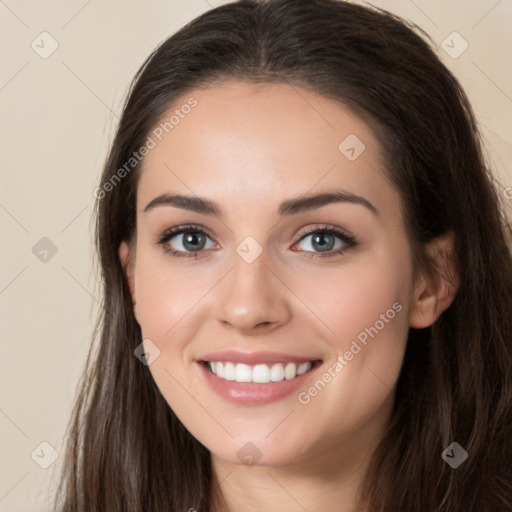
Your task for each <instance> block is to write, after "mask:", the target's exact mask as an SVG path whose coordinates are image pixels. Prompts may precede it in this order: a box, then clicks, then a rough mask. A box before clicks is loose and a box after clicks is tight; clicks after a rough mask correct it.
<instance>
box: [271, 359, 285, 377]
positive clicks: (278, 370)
mask: <svg viewBox="0 0 512 512" xmlns="http://www.w3.org/2000/svg"><path fill="white" fill-rule="evenodd" d="M283 379H284V366H283V365H282V364H281V363H277V364H273V365H272V368H270V380H271V381H272V382H280V381H282V380H283Z"/></svg>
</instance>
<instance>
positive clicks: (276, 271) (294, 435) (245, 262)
mask: <svg viewBox="0 0 512 512" xmlns="http://www.w3.org/2000/svg"><path fill="white" fill-rule="evenodd" d="M191 97H192V98H194V99H195V100H196V101H197V104H196V105H195V106H194V108H191V109H183V112H185V111H187V112H188V113H187V114H186V115H182V116H180V119H179V123H176V124H174V125H173V127H172V129H169V128H168V129H167V131H168V133H165V130H164V131H163V134H162V130H161V129H160V130H159V131H156V132H155V131H153V134H152V138H153V140H154V142H155V143H156V144H155V147H153V148H152V149H151V150H150V151H149V153H148V154H147V156H146V157H145V159H144V162H143V165H142V170H141V175H140V181H139V184H138V190H137V236H136V243H135V245H134V246H133V248H131V249H130V248H129V247H128V246H127V245H126V244H124V243H123V244H122V246H121V248H120V256H121V258H122V259H123V261H124V262H125V263H127V268H126V271H127V273H128V277H129V280H130V284H131V288H132V295H133V301H134V312H135V316H136V318H137V321H138V323H139V324H140V326H141V330H142V334H143V338H144V339H145V341H144V347H145V348H146V349H147V350H148V352H149V353H152V352H154V351H155V347H157V349H158V350H159V355H158V357H156V359H154V361H153V362H152V363H151V364H150V365H149V370H150V372H151V374H152V376H153V378H154V380H155V382H156V385H157V386H158V388H159V390H160V391H161V393H162V395H163V397H164V398H165V400H166V401H167V402H168V404H169V406H170V407H171V408H172V409H173V411H174V412H175V413H176V415H177V416H178V417H179V418H180V420H181V421H182V422H183V424H184V425H185V427H186V428H187V429H188V430H189V431H190V432H191V433H192V435H194V436H195V437H196V438H197V439H198V440H199V441H200V442H201V443H203V444H204V445H205V446H206V447H207V448H208V449H209V450H210V451H211V453H212V455H213V456H214V458H215V459H217V460H224V461H229V462H230V463H236V464H248V465H251V464H253V463H254V462H258V464H264V465H270V466H286V465H288V466H290V467H292V466H293V465H294V464H299V463H303V462H305V461H308V463H310V464H314V462H315V461H320V459H322V458H323V463H325V462H326V461H327V460H332V459H333V458H335V457H341V456H343V457H350V456H351V455H355V454H356V453H359V454H361V453H365V451H366V450H367V447H368V446H369V445H370V444H371V442H372V441H374V440H376V439H377V438H378V436H379V435H380V433H381V432H382V429H383V428H384V426H385V424H386V423H387V422H388V421H389V417H390V413H391V408H392V404H393V397H394V389H395V383H396V381H397V378H398V375H399V371H400V367H401V363H402V359H403V355H404V350H405V346H406V341H407V333H408V329H409V325H410V319H411V314H412V305H411V296H412V295H411V294H412V291H413V288H414V282H413V275H414V269H413V266H412V255H411V248H410V245H409V242H408V239H407V236H406V233H405V228H404V220H403V218H402V214H401V199H400V196H399V194H398V192H397V191H396V190H395V189H394V187H393V186H392V185H391V183H390V182H389V181H388V180H387V179H386V178H385V175H384V168H383V163H382V159H381V154H380V149H379V141H378V140H377V139H376V138H375V136H374V135H373V133H372V131H370V129H369V127H368V126H367V125H365V124H364V123H363V122H362V121H361V120H360V119H359V118H358V117H356V116H355V115H354V114H352V113H351V112H349V111H348V110H347V109H346V108H345V107H343V106H341V105H340V104H338V103H336V102H333V101H331V100H329V99H326V98H324V97H322V96H318V95H316V94H314V93H311V92H307V91H306V90H304V89H300V88H298V87H291V86H288V85H277V84H265V85H258V86H255V85H251V84H246V83H240V82H231V83H228V84H226V85H222V86H218V87H215V88H210V89H208V90H200V91H193V92H191V93H189V94H186V95H184V96H183V97H182V98H180V99H179V101H177V102H176V105H175V106H173V109H172V111H169V114H168V115H166V116H164V118H165V120H168V119H169V117H170V116H171V115H172V114H173V112H174V110H175V109H177V108H178V109H179V108H180V106H181V105H185V104H187V101H188V100H189V98H191ZM189 104H190V103H189ZM155 133H156V134H158V137H157V136H155ZM159 139H161V140H159ZM327 194H331V195H327ZM178 195H179V196H187V197H189V198H190V199H188V200H186V199H181V200H180V201H178V200H177V199H176V196H178ZM316 196H319V197H318V199H317V200H313V199H311V198H313V197H316ZM156 198H158V199H156ZM155 199H156V201H155ZM200 199H201V200H203V202H201V201H200ZM204 201H208V203H204ZM170 229H175V231H174V232H169V230H170ZM180 229H183V231H180ZM210 363H212V364H210ZM212 369H213V371H215V372H216V374H215V373H213V372H212ZM338 460H341V459H340V458H338Z"/></svg>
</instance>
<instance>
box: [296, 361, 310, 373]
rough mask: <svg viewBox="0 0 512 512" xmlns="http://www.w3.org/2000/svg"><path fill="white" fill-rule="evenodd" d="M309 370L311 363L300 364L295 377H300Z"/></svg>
mask: <svg viewBox="0 0 512 512" xmlns="http://www.w3.org/2000/svg"><path fill="white" fill-rule="evenodd" d="M310 368H311V363H302V364H301V365H299V367H298V368H297V375H302V374H303V373H306V372H307V371H308V370H309V369H310Z"/></svg>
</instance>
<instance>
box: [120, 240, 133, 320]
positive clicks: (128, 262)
mask: <svg viewBox="0 0 512 512" xmlns="http://www.w3.org/2000/svg"><path fill="white" fill-rule="evenodd" d="M119 259H120V260H121V265H122V266H123V270H124V273H125V275H126V279H127V281H128V285H129V287H130V295H131V297H132V304H133V311H134V314H135V316H137V310H136V307H135V304H136V303H135V281H134V277H133V267H134V255H133V254H132V248H131V247H130V245H129V244H128V243H127V242H124V241H123V242H121V244H120V245H119Z"/></svg>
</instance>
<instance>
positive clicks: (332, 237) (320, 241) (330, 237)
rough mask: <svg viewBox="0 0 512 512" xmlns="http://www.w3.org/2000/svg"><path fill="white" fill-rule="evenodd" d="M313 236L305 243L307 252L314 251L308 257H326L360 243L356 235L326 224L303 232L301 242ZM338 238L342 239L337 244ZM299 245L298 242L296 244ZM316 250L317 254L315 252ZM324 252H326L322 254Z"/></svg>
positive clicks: (343, 251) (340, 252)
mask: <svg viewBox="0 0 512 512" xmlns="http://www.w3.org/2000/svg"><path fill="white" fill-rule="evenodd" d="M309 237H311V239H310V241H308V242H307V243H304V244H303V246H305V251H306V252H313V254H311V255H309V256H307V257H308V258H326V257H331V256H336V255H339V254H343V253H345V252H346V251H347V250H349V249H351V248H353V247H356V246H357V245H358V243H357V241H356V239H355V237H353V236H351V235H349V234H348V233H346V232H345V231H344V230H342V229H340V228H337V227H336V226H329V225H324V226H322V227H317V228H315V229H313V230H309V231H306V232H305V233H304V232H303V233H302V234H301V239H300V240H299V243H300V242H302V241H304V240H307V239H308V238H309ZM336 239H338V240H341V242H340V243H338V245H337V246H336ZM296 245H297V244H296ZM317 251H318V252H317ZM315 252H316V254H314V253H315ZM322 253H324V254H322Z"/></svg>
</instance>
